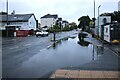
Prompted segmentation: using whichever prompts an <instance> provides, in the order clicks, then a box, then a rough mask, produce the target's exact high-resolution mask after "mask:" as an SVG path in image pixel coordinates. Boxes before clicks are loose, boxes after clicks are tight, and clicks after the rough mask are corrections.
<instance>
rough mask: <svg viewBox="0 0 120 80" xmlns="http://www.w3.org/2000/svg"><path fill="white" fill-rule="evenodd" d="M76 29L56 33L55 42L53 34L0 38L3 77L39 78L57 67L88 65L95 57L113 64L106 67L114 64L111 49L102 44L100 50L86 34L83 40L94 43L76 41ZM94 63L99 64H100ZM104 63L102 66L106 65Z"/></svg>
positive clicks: (96, 59) (114, 60) (91, 64)
mask: <svg viewBox="0 0 120 80" xmlns="http://www.w3.org/2000/svg"><path fill="white" fill-rule="evenodd" d="M76 33H78V32H77V31H70V32H62V33H57V34H56V39H57V40H58V39H61V40H60V41H58V42H57V43H56V44H55V45H53V42H51V40H52V39H53V34H50V35H49V36H48V37H35V36H30V37H19V38H3V42H2V64H3V66H2V68H3V69H2V70H3V77H4V78H6V77H8V78H41V77H43V76H44V75H46V74H49V73H51V72H53V71H55V70H56V69H59V68H63V67H74V66H84V65H85V64H87V66H91V67H92V66H93V64H95V61H96V62H97V63H101V60H102V63H103V62H105V64H106V65H107V63H108V61H111V62H109V63H108V66H109V65H111V64H113V65H115V67H110V68H109V69H114V68H117V67H116V66H118V65H117V62H118V61H117V59H118V57H117V56H115V55H114V54H113V52H112V51H110V50H108V48H105V50H104V51H103V52H104V53H103V52H102V50H101V47H99V46H98V45H101V44H100V43H98V42H97V40H95V39H91V38H86V40H88V41H89V40H91V41H92V42H93V43H94V44H96V45H93V44H91V43H88V42H87V45H86V43H85V45H83V44H82V45H81V44H78V41H79V39H78V36H77V35H78V34H76ZM97 46H98V47H97ZM93 47H94V48H93ZM93 50H94V53H93ZM109 52H110V54H109ZM106 55H107V56H106ZM106 57H107V58H106ZM106 60H107V61H106ZM112 60H113V61H112ZM88 63H89V64H88ZM98 65H99V66H101V65H102V64H98ZM87 66H86V67H87ZM99 66H96V67H99ZM108 66H106V67H105V68H104V67H102V68H104V69H106V68H107V67H108ZM96 67H93V68H96ZM84 68H85V67H84Z"/></svg>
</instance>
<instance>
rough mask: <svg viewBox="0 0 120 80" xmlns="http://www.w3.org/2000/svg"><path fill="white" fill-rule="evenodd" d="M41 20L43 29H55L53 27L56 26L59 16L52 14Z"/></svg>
mask: <svg viewBox="0 0 120 80" xmlns="http://www.w3.org/2000/svg"><path fill="white" fill-rule="evenodd" d="M40 19H41V27H45V26H46V27H47V28H50V27H53V25H55V24H56V21H57V19H58V15H51V14H47V15H45V16H43V17H41V18H40Z"/></svg>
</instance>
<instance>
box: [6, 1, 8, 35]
mask: <svg viewBox="0 0 120 80" xmlns="http://www.w3.org/2000/svg"><path fill="white" fill-rule="evenodd" d="M6 11H7V26H6V30H7V37H8V0H7V1H6Z"/></svg>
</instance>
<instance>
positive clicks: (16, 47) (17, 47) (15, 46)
mask: <svg viewBox="0 0 120 80" xmlns="http://www.w3.org/2000/svg"><path fill="white" fill-rule="evenodd" d="M17 48H19V46H15V47H12V48H9V49H17Z"/></svg>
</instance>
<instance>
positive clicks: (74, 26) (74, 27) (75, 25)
mask: <svg viewBox="0 0 120 80" xmlns="http://www.w3.org/2000/svg"><path fill="white" fill-rule="evenodd" d="M77 28H78V26H77V24H76V23H75V22H72V23H70V30H73V29H77Z"/></svg>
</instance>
